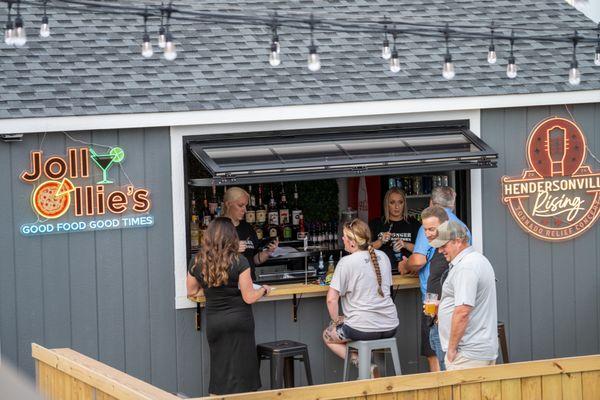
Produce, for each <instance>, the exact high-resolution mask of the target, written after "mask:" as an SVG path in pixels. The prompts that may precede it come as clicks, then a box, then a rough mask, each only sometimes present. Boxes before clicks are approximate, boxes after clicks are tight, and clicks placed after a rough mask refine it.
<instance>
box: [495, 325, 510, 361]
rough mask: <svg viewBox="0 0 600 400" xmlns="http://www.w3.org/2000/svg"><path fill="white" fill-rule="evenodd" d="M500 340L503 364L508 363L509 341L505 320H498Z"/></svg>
mask: <svg viewBox="0 0 600 400" xmlns="http://www.w3.org/2000/svg"><path fill="white" fill-rule="evenodd" d="M498 341H499V342H500V351H501V352H502V364H508V363H509V362H510V361H509V360H508V343H507V342H506V329H504V322H500V321H498Z"/></svg>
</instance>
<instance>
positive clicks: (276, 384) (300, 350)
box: [256, 340, 313, 389]
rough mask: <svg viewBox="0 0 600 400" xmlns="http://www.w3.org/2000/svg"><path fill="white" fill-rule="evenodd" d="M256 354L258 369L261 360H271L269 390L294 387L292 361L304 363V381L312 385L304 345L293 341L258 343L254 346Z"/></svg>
mask: <svg viewBox="0 0 600 400" xmlns="http://www.w3.org/2000/svg"><path fill="white" fill-rule="evenodd" d="M256 350H257V352H258V367H259V368H260V362H261V361H262V360H271V389H282V388H283V387H284V385H285V387H286V388H289V387H294V360H298V361H302V362H303V363H304V370H305V371H306V381H307V382H308V384H309V385H312V384H313V381H312V374H311V372H310V360H309V358H308V347H307V346H306V345H305V344H304V343H299V342H294V341H293V340H278V341H276V342H269V343H260V344H259V345H258V346H256Z"/></svg>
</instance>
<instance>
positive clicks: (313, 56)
mask: <svg viewBox="0 0 600 400" xmlns="http://www.w3.org/2000/svg"><path fill="white" fill-rule="evenodd" d="M308 69H309V70H311V71H313V72H316V71H318V70H320V69H321V60H320V59H319V53H317V47H316V46H314V45H311V46H310V47H309V51H308Z"/></svg>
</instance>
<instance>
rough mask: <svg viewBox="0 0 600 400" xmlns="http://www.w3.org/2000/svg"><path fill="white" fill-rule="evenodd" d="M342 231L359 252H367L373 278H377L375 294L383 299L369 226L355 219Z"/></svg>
mask: <svg viewBox="0 0 600 400" xmlns="http://www.w3.org/2000/svg"><path fill="white" fill-rule="evenodd" d="M344 231H345V233H348V234H347V235H346V237H350V238H351V239H352V240H354V241H355V242H356V246H357V247H358V249H359V250H367V251H368V252H369V256H371V264H373V269H374V271H375V276H376V277H377V293H378V294H379V296H381V297H384V295H383V289H382V288H381V269H380V267H379V261H378V260H377V254H375V248H374V247H373V246H372V245H371V230H370V229H369V225H367V224H366V223H365V222H364V221H362V220H360V219H358V218H355V219H353V220H352V221H351V222H346V224H345V225H344Z"/></svg>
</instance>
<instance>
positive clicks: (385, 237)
mask: <svg viewBox="0 0 600 400" xmlns="http://www.w3.org/2000/svg"><path fill="white" fill-rule="evenodd" d="M369 227H370V228H371V237H372V238H373V240H374V241H373V247H374V248H375V249H378V250H381V251H383V252H384V253H385V254H386V255H387V256H388V258H389V259H390V263H391V264H392V266H393V267H394V268H396V266H397V265H398V262H400V261H402V258H403V257H407V258H408V257H409V256H410V255H411V254H412V251H413V249H414V248H415V241H416V240H417V234H418V232H419V227H420V224H419V222H418V221H417V220H416V219H415V218H413V217H409V216H408V208H407V207H406V193H405V192H404V190H402V189H400V188H397V187H393V188H391V189H390V190H388V191H387V192H386V194H385V196H384V198H383V216H382V217H381V218H376V219H374V220H372V221H371V222H370V223H369Z"/></svg>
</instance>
